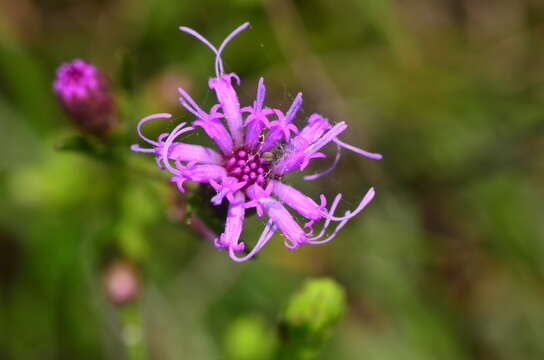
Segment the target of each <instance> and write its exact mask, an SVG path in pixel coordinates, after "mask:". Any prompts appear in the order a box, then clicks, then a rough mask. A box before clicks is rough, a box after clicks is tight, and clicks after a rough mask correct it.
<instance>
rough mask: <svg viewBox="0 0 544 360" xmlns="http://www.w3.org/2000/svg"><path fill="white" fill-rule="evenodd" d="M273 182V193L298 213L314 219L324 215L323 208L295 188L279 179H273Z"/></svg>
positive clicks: (316, 219)
mask: <svg viewBox="0 0 544 360" xmlns="http://www.w3.org/2000/svg"><path fill="white" fill-rule="evenodd" d="M273 183H274V194H275V195H276V196H278V197H279V198H280V200H281V201H283V202H284V203H286V204H287V205H289V206H290V207H291V208H293V209H294V210H296V211H297V212H298V213H299V214H300V215H302V216H304V217H305V218H307V219H310V220H314V221H318V220H319V219H321V218H322V217H323V216H324V215H325V213H324V211H323V209H322V208H321V207H320V206H319V205H318V204H317V203H316V202H315V201H313V200H312V199H311V198H309V197H308V196H306V195H304V194H303V193H301V192H300V191H298V190H297V189H295V188H293V187H291V186H289V185H285V184H282V183H281V182H279V181H273Z"/></svg>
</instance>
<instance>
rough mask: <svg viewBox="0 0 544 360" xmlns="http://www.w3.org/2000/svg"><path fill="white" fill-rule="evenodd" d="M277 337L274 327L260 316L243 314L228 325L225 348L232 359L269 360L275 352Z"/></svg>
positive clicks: (226, 353) (228, 357)
mask: <svg viewBox="0 0 544 360" xmlns="http://www.w3.org/2000/svg"><path fill="white" fill-rule="evenodd" d="M275 340H276V339H275V337H274V336H273V332H272V329H270V328H268V326H267V324H266V323H265V321H264V320H263V319H262V318H260V317H258V316H247V315H245V316H242V317H239V318H237V319H236V320H234V322H232V323H231V324H230V326H229V327H228V329H227V331H226V333H225V338H224V349H225V355H226V358H227V359H230V360H267V359H270V358H271V356H272V354H273V349H274V343H275Z"/></svg>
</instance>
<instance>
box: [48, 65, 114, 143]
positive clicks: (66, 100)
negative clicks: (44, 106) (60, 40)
mask: <svg viewBox="0 0 544 360" xmlns="http://www.w3.org/2000/svg"><path fill="white" fill-rule="evenodd" d="M53 90H54V91H55V93H56V94H57V97H58V98H59V101H60V102H61V104H62V106H63V107H64V110H65V111H66V112H67V113H68V115H69V116H70V117H71V118H72V119H73V120H74V122H75V123H76V125H77V126H78V127H79V128H81V129H82V130H83V131H86V132H89V133H92V134H95V135H99V136H104V135H106V134H107V133H108V132H109V131H110V130H112V128H113V127H114V126H115V125H116V123H117V117H116V114H115V106H114V102H113V97H112V94H111V91H110V87H109V83H108V80H107V78H106V76H105V75H104V74H103V73H102V72H100V71H99V70H98V69H97V68H96V67H95V66H94V65H92V64H89V63H88V62H86V61H84V60H81V59H75V60H73V61H71V62H67V63H64V64H62V65H61V66H59V67H58V69H57V74H56V78H55V81H54V82H53Z"/></svg>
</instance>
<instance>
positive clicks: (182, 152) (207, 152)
mask: <svg viewBox="0 0 544 360" xmlns="http://www.w3.org/2000/svg"><path fill="white" fill-rule="evenodd" d="M169 150H170V151H169V153H168V157H169V158H171V159H173V160H179V161H186V162H199V163H205V164H215V165H221V164H222V163H223V157H222V156H221V155H220V154H219V153H218V152H217V151H215V150H212V149H210V148H207V147H205V146H200V145H193V144H185V143H173V144H172V146H171V148H170V149H169Z"/></svg>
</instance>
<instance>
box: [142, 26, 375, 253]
mask: <svg viewBox="0 0 544 360" xmlns="http://www.w3.org/2000/svg"><path fill="white" fill-rule="evenodd" d="M248 26H249V23H245V24H243V25H241V26H239V27H238V28H237V29H236V30H234V31H233V32H232V33H231V34H230V35H229V36H228V37H227V38H226V39H225V40H224V41H223V43H222V44H221V46H219V48H216V47H215V46H213V45H212V44H211V43H210V42H209V41H208V40H206V39H205V38H204V37H203V36H202V35H200V34H198V33H197V32H196V31H194V30H192V29H190V28H187V27H180V30H181V31H183V32H186V33H188V34H191V35H192V36H194V37H196V38H197V39H199V40H200V41H202V42H203V43H204V44H206V45H207V46H208V47H209V48H210V49H211V50H212V51H213V52H214V54H215V77H213V78H211V79H210V80H209V86H210V88H211V89H212V90H213V91H214V92H215V95H216V97H217V101H218V104H216V105H213V106H212V107H211V109H210V110H209V111H205V110H203V109H202V108H201V107H200V106H199V105H198V104H197V103H196V102H195V101H194V100H193V99H192V98H191V97H190V96H189V94H187V93H186V92H185V91H184V90H183V89H179V93H180V95H181V97H180V99H179V100H180V102H181V105H182V106H183V107H184V108H185V109H187V110H188V111H189V112H190V113H192V114H193V115H194V116H195V120H194V121H193V122H192V123H191V125H188V124H187V123H181V124H179V125H178V126H176V127H175V128H174V130H172V131H171V132H170V133H164V134H162V135H160V136H159V138H158V139H157V140H156V141H154V140H151V139H149V138H147V137H145V136H144V135H143V134H142V131H141V127H142V125H143V124H144V123H146V122H147V121H149V120H152V119H158V118H170V117H171V115H170V114H155V115H151V116H148V117H146V118H144V119H142V120H141V121H140V122H139V124H138V127H137V130H138V134H139V135H140V137H141V138H142V139H143V140H145V141H146V142H147V143H149V144H150V145H151V146H152V148H142V147H140V146H139V145H133V146H132V150H134V151H139V152H147V153H153V154H155V156H156V159H157V163H158V165H159V167H160V168H161V169H165V170H167V171H169V172H170V173H171V174H172V177H171V181H173V182H175V183H176V184H177V185H178V188H179V190H180V191H181V192H184V188H183V183H184V182H185V181H193V182H199V183H207V184H210V185H211V186H212V187H213V189H215V191H217V194H216V195H215V196H214V197H213V198H212V199H211V202H212V204H213V205H220V204H221V203H222V202H224V201H226V202H227V203H228V213H227V218H226V221H225V229H224V231H223V233H222V234H221V235H220V236H219V237H217V238H216V239H215V241H214V243H215V246H216V247H218V248H225V249H226V250H227V251H228V252H229V255H230V257H231V258H232V259H233V260H234V261H245V260H247V259H250V258H251V257H252V256H253V255H255V253H257V252H258V251H259V250H260V249H261V248H262V247H263V246H264V245H265V244H266V242H267V241H268V240H269V239H270V238H271V237H272V235H274V233H275V232H276V231H278V230H279V231H280V232H281V233H282V234H283V236H284V238H285V241H284V244H285V246H286V247H287V248H288V249H290V250H294V249H296V248H297V247H298V246H300V245H302V244H305V243H308V244H323V243H326V242H327V241H329V240H331V239H332V238H333V237H334V236H335V235H336V234H337V232H338V231H339V230H340V229H341V228H342V227H344V225H345V224H346V223H347V222H348V221H349V220H350V219H351V218H353V217H354V216H356V215H357V214H358V213H359V212H361V211H362V210H363V209H364V207H365V206H366V205H367V204H368V203H369V202H370V201H371V200H372V198H373V197H374V189H373V188H370V189H369V190H368V191H367V193H366V194H365V195H364V196H363V198H362V200H361V201H360V202H359V205H358V206H357V207H356V208H355V209H353V210H350V211H346V212H345V213H344V214H343V215H340V216H338V215H335V211H336V208H337V206H338V204H339V202H340V199H341V197H342V195H341V194H338V195H336V197H335V198H334V200H333V201H332V203H331V204H330V206H329V207H328V208H327V199H326V198H325V196H324V195H321V196H320V199H319V202H316V201H314V200H313V199H311V198H310V197H308V196H306V195H305V194H303V193H302V192H301V191H299V190H297V189H295V188H293V187H291V186H289V185H287V184H285V183H283V182H282V178H283V176H284V175H286V174H288V173H290V172H293V171H297V170H304V168H306V166H307V165H308V164H309V162H310V161H311V160H312V159H314V158H323V157H325V154H323V153H322V152H321V150H322V149H323V147H324V146H326V145H327V144H330V143H335V144H336V148H337V153H336V157H335V160H334V162H333V164H332V166H331V167H330V168H329V169H327V170H325V171H323V172H321V173H318V174H313V175H309V176H306V177H305V179H306V180H313V179H317V178H319V177H321V176H323V175H325V174H327V173H329V172H330V171H332V170H333V169H334V167H335V166H336V163H337V162H338V160H339V158H340V149H341V148H345V149H348V150H351V151H354V152H356V153H358V154H361V155H363V156H366V157H369V158H371V159H381V155H379V154H374V153H369V152H366V151H364V150H361V149H359V148H356V147H354V146H352V145H349V144H346V143H344V142H343V141H341V140H339V139H338V136H339V135H340V134H341V133H343V132H344V131H345V130H346V129H347V125H346V123H345V122H339V123H337V124H334V125H333V124H330V123H329V121H328V120H327V119H325V118H324V117H322V116H321V115H318V114H312V115H310V117H309V118H308V119H307V121H306V125H305V126H304V127H302V129H299V128H298V127H297V126H295V125H294V124H293V120H294V119H295V117H296V115H297V112H298V110H299V108H300V106H301V104H302V94H301V93H299V94H298V95H297V96H296V97H295V99H294V101H293V103H292V105H291V106H290V108H289V109H288V111H287V112H286V113H283V112H282V111H281V110H279V109H274V108H270V107H266V106H265V105H264V98H265V86H264V81H263V79H262V78H261V79H260V80H259V85H258V87H257V96H256V100H255V101H254V102H253V105H252V106H247V107H240V102H239V101H238V96H237V94H236V90H235V89H234V84H236V85H239V84H240V79H239V78H238V76H237V75H236V74H225V72H224V69H223V62H222V61H221V53H222V51H223V49H224V48H225V46H226V45H227V43H228V42H229V41H230V40H231V39H232V38H233V37H235V36H236V35H237V34H238V33H240V32H241V31H242V30H244V29H246V28H247V27H248ZM225 125H226V126H225ZM196 127H201V128H202V129H203V130H204V132H206V134H207V135H208V136H209V137H210V138H211V139H212V140H214V142H215V143H216V144H217V147H218V149H219V151H216V150H213V149H209V148H206V147H203V146H198V145H191V144H186V143H183V142H181V141H179V140H178V138H179V136H180V135H182V134H184V133H188V132H191V131H193V130H195V128H196ZM248 208H255V209H256V211H257V215H258V216H259V217H261V218H262V217H266V218H267V219H268V220H267V223H266V226H265V228H264V230H263V232H262V234H261V236H260V237H259V239H258V240H257V243H256V244H255V245H254V246H253V248H252V249H251V250H249V249H246V245H245V243H244V242H242V241H240V235H241V233H242V230H243V225H244V218H245V211H246V209H248ZM288 208H290V209H291V210H294V211H295V212H296V213H298V215H300V216H301V217H303V218H306V219H307V222H306V223H305V224H304V225H303V226H301V225H300V224H299V223H298V222H297V221H296V220H295V218H294V217H293V216H292V215H291V213H290V211H289V210H288ZM318 222H322V226H321V230H320V231H319V233H318V234H317V235H316V234H314V229H313V228H314V226H315V225H316V224H317V223H318ZM331 223H336V226H335V227H334V229H333V230H332V231H330V233H329V234H327V233H328V229H329V226H330V225H331ZM241 252H244V253H242V254H240V253H241Z"/></svg>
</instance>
